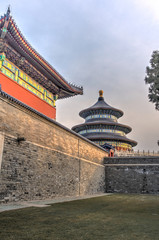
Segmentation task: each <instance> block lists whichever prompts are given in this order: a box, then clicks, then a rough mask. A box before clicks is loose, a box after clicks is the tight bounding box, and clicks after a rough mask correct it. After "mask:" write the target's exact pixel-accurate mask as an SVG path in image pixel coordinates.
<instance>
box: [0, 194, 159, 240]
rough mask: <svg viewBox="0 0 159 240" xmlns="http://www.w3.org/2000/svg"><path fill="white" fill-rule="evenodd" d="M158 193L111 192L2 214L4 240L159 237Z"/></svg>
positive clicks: (0, 234)
mask: <svg viewBox="0 0 159 240" xmlns="http://www.w3.org/2000/svg"><path fill="white" fill-rule="evenodd" d="M158 198H159V196H155V195H154V196H153V195H133V194H132V195H128V194H125V195H124V194H111V195H107V196H104V197H96V198H92V199H86V200H78V201H72V202H65V203H58V204H53V205H52V206H48V207H45V208H25V209H19V210H12V211H6V212H2V213H0V239H1V240H29V239H30V240H68V239H69V240H97V239H98V240H104V239H109V240H132V239H133V240H141V239H142V240H150V239H156V240H157V239H159V227H158V226H159V225H158V223H159V201H158Z"/></svg>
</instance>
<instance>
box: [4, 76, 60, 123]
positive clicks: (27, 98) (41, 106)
mask: <svg viewBox="0 0 159 240" xmlns="http://www.w3.org/2000/svg"><path fill="white" fill-rule="evenodd" d="M0 84H1V89H2V91H4V92H6V93H8V94H9V95H11V96H12V97H14V98H16V99H18V100H19V101H21V102H23V103H25V104H26V105H28V106H30V107H31V108H33V109H35V110H37V111H38V112H40V113H42V114H44V115H46V116H47V117H49V118H52V119H55V118H56V108H54V107H52V106H51V105H49V104H48V103H47V102H44V101H43V100H42V99H40V98H38V97H37V96H36V95H34V94H33V93H31V92H30V91H28V90H27V89H25V88H23V87H22V86H20V85H19V84H18V83H16V82H14V81H13V80H12V79H10V78H8V77H7V76H5V75H4V74H3V73H1V72H0Z"/></svg>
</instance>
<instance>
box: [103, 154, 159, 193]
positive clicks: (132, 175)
mask: <svg viewBox="0 0 159 240" xmlns="http://www.w3.org/2000/svg"><path fill="white" fill-rule="evenodd" d="M105 174H106V192H119V193H150V194H159V157H134V158H111V159H110V158H107V159H105Z"/></svg>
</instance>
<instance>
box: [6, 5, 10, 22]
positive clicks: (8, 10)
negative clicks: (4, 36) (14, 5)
mask: <svg viewBox="0 0 159 240" xmlns="http://www.w3.org/2000/svg"><path fill="white" fill-rule="evenodd" d="M10 12H11V10H10V5H9V6H8V9H7V13H6V20H7V21H8V20H9V17H10Z"/></svg>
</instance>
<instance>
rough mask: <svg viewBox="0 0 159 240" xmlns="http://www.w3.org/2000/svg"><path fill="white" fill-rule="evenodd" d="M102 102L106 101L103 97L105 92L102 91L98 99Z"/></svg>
mask: <svg viewBox="0 0 159 240" xmlns="http://www.w3.org/2000/svg"><path fill="white" fill-rule="evenodd" d="M101 100H104V97H103V90H100V91H99V98H98V101H101Z"/></svg>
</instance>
